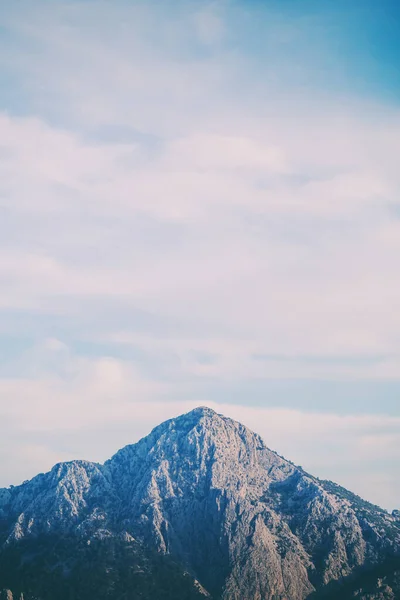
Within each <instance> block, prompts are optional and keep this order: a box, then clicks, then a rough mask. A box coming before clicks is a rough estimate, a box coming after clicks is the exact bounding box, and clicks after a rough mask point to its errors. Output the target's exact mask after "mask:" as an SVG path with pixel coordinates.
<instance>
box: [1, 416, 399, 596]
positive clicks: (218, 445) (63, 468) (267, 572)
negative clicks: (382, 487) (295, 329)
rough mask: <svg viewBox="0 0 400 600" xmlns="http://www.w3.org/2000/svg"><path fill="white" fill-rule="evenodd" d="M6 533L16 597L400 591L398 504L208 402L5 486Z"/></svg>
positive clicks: (6, 562) (4, 584)
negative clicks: (382, 504)
mask: <svg viewBox="0 0 400 600" xmlns="http://www.w3.org/2000/svg"><path fill="white" fill-rule="evenodd" d="M0 545H1V550H0V590H1V589H4V591H3V592H2V593H0V598H7V599H8V598H13V600H20V599H21V598H23V600H50V599H52V600H53V599H54V598H57V600H64V599H65V600H71V599H75V600H81V599H82V600H83V599H84V600H92V599H93V600H94V599H96V600H101V599H103V598H109V599H115V600H117V599H126V600H131V599H136V598H137V599H139V598H142V599H149V600H150V599H152V600H154V599H156V598H157V600H159V599H161V598H165V599H169V598H171V599H172V598H174V599H185V598H188V599H192V598H203V599H204V598H207V597H208V598H214V600H303V599H305V598H310V599H312V598H315V599H317V598H337V597H338V596H340V597H341V598H343V599H345V598H357V599H358V600H373V599H375V598H381V599H387V600H391V599H393V598H400V519H399V515H398V513H396V512H395V513H393V514H392V515H390V514H389V513H387V512H386V511H384V510H382V509H381V508H379V507H377V506H374V505H372V504H370V503H368V502H365V501H364V500H362V499H361V498H359V497H358V496H356V495H354V494H352V493H351V492H349V491H347V490H345V489H344V488H342V487H340V486H338V485H336V484H334V483H332V482H328V481H321V480H319V479H317V478H315V477H313V476H311V475H309V474H307V473H306V472H305V471H303V469H301V468H300V467H296V466H295V465H294V464H293V463H291V462H289V461H287V460H285V459H284V458H282V457H280V456H279V455H278V454H276V453H275V452H273V451H271V450H270V449H268V447H267V446H266V445H265V443H264V442H263V440H262V439H261V438H260V436H259V435H257V434H255V433H253V432H252V431H250V430H249V429H247V428H246V427H244V426H243V425H241V424H240V423H237V422H236V421H233V420H231V419H229V418H226V417H224V416H222V415H219V414H217V413H215V412H214V411H212V410H211V409H209V408H204V407H202V408H197V409H195V410H193V411H191V412H190V413H188V414H186V415H182V416H180V417H178V418H176V419H171V420H169V421H166V422H165V423H162V424H161V425H159V426H158V427H156V428H155V429H154V430H153V431H152V432H151V433H150V434H149V435H148V436H147V437H145V438H143V439H141V440H140V441H139V442H138V443H136V444H132V445H129V446H126V447H125V448H123V449H122V450H120V451H119V452H117V453H116V454H115V455H114V456H113V457H112V458H111V459H110V460H108V461H107V462H106V463H105V464H104V465H100V464H94V463H90V462H86V461H73V462H69V463H62V464H58V465H56V466H55V467H54V468H53V469H52V470H51V471H50V472H49V473H46V474H41V475H38V476H37V477H35V478H34V479H32V480H31V481H28V482H25V483H23V484H22V485H20V486H17V487H11V488H8V489H2V490H0ZM1 594H2V595H1ZM21 594H22V596H21ZM10 595H11V596H10Z"/></svg>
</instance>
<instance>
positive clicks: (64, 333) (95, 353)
mask: <svg viewBox="0 0 400 600" xmlns="http://www.w3.org/2000/svg"><path fill="white" fill-rule="evenodd" d="M398 156H400V6H399V4H398V2H397V1H391V0H382V1H381V2H376V0H362V1H361V0H354V1H352V2H350V3H349V2H348V1H347V0H346V1H344V0H336V1H335V2H331V1H330V0H318V1H317V0H314V1H313V0H305V1H304V2H297V1H296V2H295V1H294V0H280V1H279V2H278V1H274V0H263V1H261V0H260V1H258V0H246V1H243V0H215V1H209V0H201V1H200V0H174V1H172V0H162V1H161V0H146V1H145V0H143V1H140V0H130V1H128V0H113V1H111V0H109V1H107V0H86V1H85V0H81V1H74V0H53V1H51V2H50V1H48V0H35V2H31V1H30V0H13V2H6V0H3V1H2V2H1V0H0V485H3V486H8V485H10V484H14V485H15V484H18V483H20V482H22V481H23V480H24V479H28V478H30V477H32V476H34V475H35V474H36V473H37V472H42V471H46V470H48V469H49V468H51V466H52V465H53V464H55V463H57V462H59V461H62V460H72V459H75V458H86V459H89V460H95V461H103V460H105V459H106V458H108V457H109V456H111V455H112V454H113V453H114V452H116V451H117V450H118V449H119V448H120V447H122V446H124V445H125V444H128V443H132V442H135V441H136V440H138V439H139V438H140V437H142V436H143V435H145V434H147V433H148V432H149V431H150V429H151V428H152V427H153V426H155V425H157V424H158V423H159V422H161V421H162V420H164V419H167V418H170V417H173V416H177V415H179V414H181V413H183V412H187V411H188V410H190V409H192V408H194V407H196V406H199V405H207V406H210V407H212V408H214V409H215V410H217V411H218V412H221V413H223V414H225V415H226V416H230V417H232V418H235V419H238V420H240V421H241V422H243V423H244V424H246V425H248V426H249V427H251V428H252V429H253V430H255V431H257V432H258V433H260V434H261V435H262V436H263V437H264V439H265V441H266V443H267V445H268V446H269V447H270V448H272V449H274V450H276V451H278V452H279V453H280V454H282V455H284V456H285V457H287V458H288V459H291V460H292V461H293V462H295V463H296V464H300V465H301V466H303V468H304V469H306V470H308V471H309V472H311V473H313V474H314V475H317V476H319V477H321V478H326V479H332V480H334V481H336V482H338V483H340V484H342V485H344V486H346V487H348V488H349V489H351V490H352V491H354V492H356V493H357V494H359V495H361V496H363V497H364V498H366V499H368V500H370V501H372V502H374V503H377V504H379V505H381V506H383V507H385V508H387V509H389V510H392V509H393V508H396V507H397V508H400V477H399V472H400V469H399V466H400V402H399V397H400V311H399V306H400V277H399V260H400V170H399V168H398V164H399V163H398Z"/></svg>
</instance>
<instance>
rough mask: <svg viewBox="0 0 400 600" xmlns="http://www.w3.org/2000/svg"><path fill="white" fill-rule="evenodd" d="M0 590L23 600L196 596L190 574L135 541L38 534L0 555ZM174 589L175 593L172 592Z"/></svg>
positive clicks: (133, 599) (149, 599)
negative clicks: (9, 592)
mask: <svg viewBox="0 0 400 600" xmlns="http://www.w3.org/2000/svg"><path fill="white" fill-rule="evenodd" d="M0 589H10V590H11V591H12V592H13V595H14V597H15V598H19V597H20V594H21V593H23V594H24V600H34V599H35V600H36V599H38V600H106V599H107V600H111V599H112V600H155V599H157V600H176V599H177V598H180V599H182V600H199V599H200V598H203V599H204V595H202V594H201V593H200V592H199V591H198V589H196V587H195V583H194V581H193V578H192V577H190V575H188V574H187V573H184V571H183V569H182V568H181V567H180V566H179V565H177V564H176V563H175V562H173V560H171V558H170V557H168V556H163V555H161V554H158V553H156V552H152V551H150V550H148V549H144V548H143V547H142V546H141V545H140V544H139V543H137V542H135V541H130V542H126V541H122V540H118V539H115V538H107V539H103V540H92V541H91V542H90V544H88V541H87V540H83V539H82V538H78V537H67V538H65V537H59V536H54V535H51V536H40V537H38V538H35V539H28V540H22V541H21V542H19V543H12V544H10V545H8V546H7V548H5V549H4V550H3V552H2V553H1V554H0ZM177 593H178V595H177Z"/></svg>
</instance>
